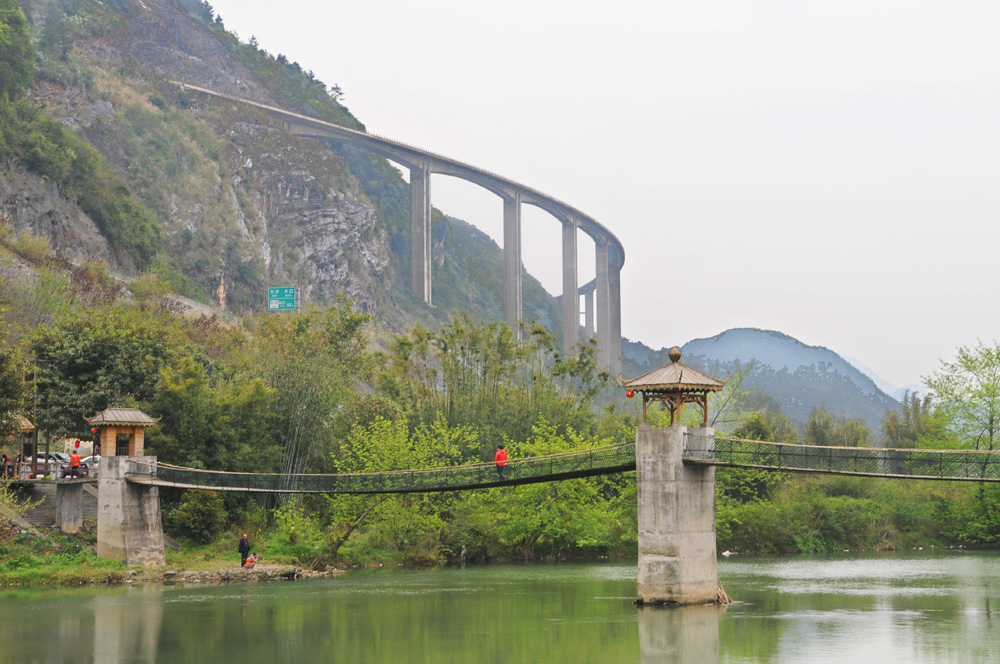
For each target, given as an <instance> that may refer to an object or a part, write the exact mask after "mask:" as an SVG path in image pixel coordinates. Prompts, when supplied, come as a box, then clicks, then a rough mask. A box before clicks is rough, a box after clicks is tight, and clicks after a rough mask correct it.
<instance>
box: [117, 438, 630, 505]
mask: <svg viewBox="0 0 1000 664" xmlns="http://www.w3.org/2000/svg"><path fill="white" fill-rule="evenodd" d="M629 470H635V443H626V444H623V445H611V446H608V447H595V448H592V449H588V450H580V451H575V452H566V453H563V454H552V455H548V456H538V457H530V458H525V459H514V460H508V461H507V465H506V466H505V467H504V478H503V479H501V478H500V476H499V475H498V473H497V469H496V466H495V465H494V464H492V463H477V464H472V465H467V466H447V467H443V468H421V469H414V470H393V471H388V472H382V473H341V474H336V475H317V474H313V475H306V474H302V475H280V474H264V473H227V472H219V471H207V470H195V469H193V468H183V467H180V466H172V465H169V464H163V463H157V464H155V465H154V464H146V463H140V462H137V461H130V462H129V468H128V474H127V479H128V481H129V482H134V483H138V484H149V485H155V486H172V487H182V488H189V489H207V490H212V491H245V492H264V493H353V494H361V493H417V492H431V491H460V490H466V489H483V488H489V487H495V486H511V485H518V484H534V483H538V482H553V481H557V480H565V479H571V478H574V477H591V476H594V475H609V474H613V473H621V472H626V471H629Z"/></svg>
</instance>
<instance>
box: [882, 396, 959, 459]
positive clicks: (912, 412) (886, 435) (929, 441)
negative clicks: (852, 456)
mask: <svg viewBox="0 0 1000 664" xmlns="http://www.w3.org/2000/svg"><path fill="white" fill-rule="evenodd" d="M947 438H948V434H947V429H946V427H945V419H944V417H943V416H942V414H941V413H939V412H938V411H937V409H936V408H935V406H934V399H933V397H932V396H931V395H930V394H925V395H924V396H923V398H921V397H920V396H919V395H918V394H916V393H913V392H910V391H909V390H907V391H906V393H905V394H904V395H903V402H902V408H901V409H900V410H899V411H896V410H888V411H886V413H885V417H883V418H882V442H883V444H884V445H885V447H889V448H894V449H911V448H916V447H922V448H942V447H948V446H949V445H948V440H947Z"/></svg>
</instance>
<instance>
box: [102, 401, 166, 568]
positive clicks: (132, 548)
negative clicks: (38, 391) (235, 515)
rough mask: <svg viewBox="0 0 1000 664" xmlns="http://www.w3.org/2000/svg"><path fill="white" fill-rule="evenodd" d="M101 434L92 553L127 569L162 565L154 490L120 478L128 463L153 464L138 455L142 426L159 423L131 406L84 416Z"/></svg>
mask: <svg viewBox="0 0 1000 664" xmlns="http://www.w3.org/2000/svg"><path fill="white" fill-rule="evenodd" d="M87 421H88V422H89V423H90V424H91V425H93V426H96V427H100V430H101V437H100V441H101V452H102V456H101V464H100V476H99V479H98V481H97V555H98V556H100V557H101V558H108V559H111V560H122V561H125V562H126V563H128V564H130V565H165V564H166V562H167V558H166V553H165V549H164V545H163V524H162V521H161V517H160V490H159V488H158V487H155V486H144V485H142V484H135V483H132V482H127V481H126V480H125V473H126V472H127V471H128V462H129V461H140V462H145V463H147V464H155V463H156V457H148V456H143V443H144V437H145V436H144V434H145V430H146V427H150V426H152V425H154V424H156V423H157V422H158V421H159V419H157V418H153V417H150V416H149V415H147V414H146V413H144V412H142V411H141V410H138V409H136V408H108V409H107V410H105V411H103V412H100V413H98V414H97V415H94V416H93V417H90V418H87Z"/></svg>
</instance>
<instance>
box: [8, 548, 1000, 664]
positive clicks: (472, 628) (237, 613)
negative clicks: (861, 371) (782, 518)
mask: <svg viewBox="0 0 1000 664" xmlns="http://www.w3.org/2000/svg"><path fill="white" fill-rule="evenodd" d="M720 572H721V574H722V576H723V578H724V581H725V583H726V589H727V590H728V591H729V593H730V595H732V596H733V597H735V598H736V599H737V603H736V604H733V605H731V606H729V607H726V608H724V609H723V608H720V607H715V606H696V607H684V608H654V607H642V608H636V607H633V606H632V605H631V599H632V597H633V596H634V592H635V564H634V562H628V561H621V562H613V563H602V564H579V565H530V566H522V565H509V566H504V565H492V566H487V567H478V566H469V567H467V568H466V569H435V570H422V571H418V572H412V573H411V572H404V571H398V570H394V571H384V572H383V571H379V572H375V571H372V572H370V573H369V572H364V571H359V572H352V573H351V574H348V575H346V576H344V577H342V578H340V579H337V580H335V581H320V580H317V581H298V582H295V583H261V584H250V585H242V584H239V585H229V586H218V587H201V586H200V585H196V584H190V585H187V586H183V585H182V586H177V587H164V586H155V585H149V586H137V587H117V588H85V589H80V590H71V589H69V590H67V589H60V590H52V589H47V590H43V589H30V590H13V591H0V664H8V663H20V662H39V663H41V662H60V663H63V662H101V663H102V664H103V663H104V662H111V663H115V662H143V663H151V662H202V661H203V662H217V661H219V662H221V661H238V662H243V661H246V662H257V661H267V662H283V661H301V662H310V663H312V662H394V663H397V664H406V663H408V662H414V663H418V664H437V663H438V662H477V663H487V664H489V663H496V664H519V663H522V662H523V663H529V662H530V663H534V662H563V661H565V662H573V663H574V664H590V663H593V664H604V663H606V662H623V663H627V664H635V663H639V664H678V663H687V662H692V663H694V662H697V663H698V664H701V663H703V662H709V663H710V664H718V663H720V662H740V663H741V664H746V663H751V662H799V661H808V662H810V664H825V663H827V662H830V663H831V664H832V663H834V662H836V663H837V664H843V662H844V661H852V660H853V661H857V662H870V661H880V660H884V661H886V662H889V661H891V662H893V664H916V663H923V662H931V661H949V662H995V661H997V659H996V657H995V654H996V644H997V643H1000V609H998V602H1000V555H997V554H996V553H992V552H976V553H963V554H950V553H936V554H920V555H913V556H909V555H900V554H896V555H878V556H876V555H869V556H857V555H854V556H847V555H843V556H835V557H826V558H824V557H818V556H814V557H808V558H806V557H794V558H793V557H786V558H777V557H776V558H757V559H752V558H745V559H742V560H741V561H740V562H738V563H729V562H725V563H723V564H722V565H720Z"/></svg>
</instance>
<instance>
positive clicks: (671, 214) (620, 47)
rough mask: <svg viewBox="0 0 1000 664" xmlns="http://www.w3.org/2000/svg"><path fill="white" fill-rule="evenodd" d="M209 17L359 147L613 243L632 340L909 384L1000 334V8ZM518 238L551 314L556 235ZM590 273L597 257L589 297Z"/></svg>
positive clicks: (479, 216)
mask: <svg viewBox="0 0 1000 664" xmlns="http://www.w3.org/2000/svg"><path fill="white" fill-rule="evenodd" d="M210 1H211V0H210ZM212 5H213V6H214V7H215V9H216V11H217V12H218V13H219V14H220V15H221V16H222V18H223V20H224V22H225V25H226V26H227V27H228V28H229V29H230V30H235V31H236V32H238V34H239V35H240V38H241V39H242V40H243V41H247V40H248V39H249V38H250V36H251V35H254V36H256V37H257V39H258V41H259V42H260V45H261V47H262V48H265V49H266V50H268V51H269V52H271V53H272V54H277V53H284V54H285V55H286V56H288V57H289V59H291V60H296V61H298V62H299V63H300V64H301V65H302V66H303V68H304V69H307V70H308V69H312V70H313V71H314V72H315V73H316V76H317V77H318V78H319V79H321V80H322V81H324V82H326V83H327V84H333V83H338V84H339V85H340V86H341V87H342V88H343V90H344V92H345V93H346V95H347V96H346V99H345V100H344V103H345V104H346V105H347V106H348V108H350V109H351V111H352V112H353V113H354V114H355V115H356V116H357V117H358V118H359V119H360V120H361V121H362V122H364V123H365V125H366V126H367V128H368V130H369V131H371V132H373V133H378V134H381V135H385V136H389V137H392V138H395V139H398V140H401V141H405V142H407V143H411V144H413V145H418V146H420V147H422V148H425V149H428V150H431V151H434V152H437V153H439V154H443V155H447V156H450V157H454V158H456V159H460V160H462V161H466V162H468V163H471V164H475V165H476V166H479V167H481V168H484V169H488V170H491V171H494V172H497V173H500V174H502V175H504V176H506V177H509V178H511V179H513V180H516V181H518V182H521V183H523V184H526V185H528V186H531V187H534V188H536V189H540V190H542V191H544V192H546V193H548V194H550V195H552V196H555V197H556V198H559V199H561V200H564V201H566V202H568V203H570V204H571V205H574V206H575V207H577V208H579V209H580V210H583V211H584V212H586V213H587V214H590V215H592V216H593V217H594V218H596V219H598V220H599V221H600V222H601V223H603V224H604V225H605V226H607V227H608V228H610V229H611V230H612V232H614V233H615V234H616V235H617V236H618V237H619V238H620V239H621V241H622V243H623V244H624V246H625V252H626V263H625V267H624V270H623V271H622V333H623V334H624V335H625V336H627V337H629V338H631V339H636V340H640V341H643V342H644V343H646V344H648V345H650V346H653V347H656V348H659V347H661V346H668V345H673V344H682V343H684V342H686V341H689V340H691V339H693V338H698V337H707V336H712V335H715V334H718V333H719V332H722V331H723V330H726V329H728V328H731V327H759V328H765V329H775V330H780V331H782V332H785V333H787V334H790V335H792V336H793V337H796V338H797V339H799V340H800V341H802V342H804V343H806V344H809V345H819V346H826V347H828V348H830V349H832V350H834V351H836V352H838V353H840V354H842V355H846V356H850V357H852V358H856V359H857V360H859V361H860V362H862V363H864V364H866V365H868V366H869V367H871V368H872V369H873V370H874V371H875V372H877V373H878V374H880V375H881V376H882V377H883V378H885V379H886V380H888V381H890V382H892V383H895V384H896V385H903V384H906V383H910V382H917V381H919V380H920V376H922V375H927V374H928V373H930V372H931V371H933V370H935V369H936V368H937V367H938V366H939V360H940V359H952V358H953V357H954V353H955V349H956V347H957V346H959V345H969V344H974V343H975V342H976V339H977V338H979V339H982V340H983V341H987V342H989V341H992V340H993V339H995V338H998V337H1000V306H998V302H997V300H995V299H994V298H995V297H996V296H997V292H998V290H1000V288H998V284H1000V280H998V275H997V269H996V263H997V260H998V257H997V255H996V253H997V249H998V248H1000V242H998V240H1000V223H998V222H1000V215H998V212H1000V187H998V186H1000V149H998V148H1000V126H998V123H1000V38H998V36H997V26H998V25H1000V3H995V2H985V1H982V2H962V1H960V0H957V1H956V0H952V1H950V2H944V1H937V0H935V1H921V0H907V1H905V2H904V1H898V2H897V1H892V2H880V1H878V0H836V1H830V0H824V1H806V2H797V1H794V0H773V1H762V2H755V1H753V0H743V1H726V0H723V1H714V2H676V1H667V2H652V1H646V2H635V1H633V0H624V1H621V2H615V3H611V2H601V3H597V2H592V1H590V0H530V1H527V0H508V1H507V2H504V3H496V2H491V3H484V2H476V1H475V0H472V1H470V0H423V1H421V2H412V1H410V2H404V1H392V0H363V1H354V2H349V3H348V2H336V1H334V2H332V3H326V2H309V1H306V0H283V2H280V3H279V2H275V1H274V0H214V1H212ZM431 196H432V200H433V204H434V205H435V206H436V207H438V208H440V209H442V210H443V211H445V212H446V213H448V214H452V215H454V216H458V217H461V218H464V219H466V220H468V221H470V222H472V223H474V224H475V225H476V226H478V227H479V228H481V229H483V230H484V231H486V232H488V233H490V235H492V236H493V237H494V238H496V239H497V241H498V243H501V244H502V236H501V229H502V205H501V203H500V200H499V199H498V198H496V197H494V196H493V195H492V194H489V193H487V192H485V191H484V190H480V189H478V188H477V187H475V186H474V185H471V184H468V183H465V182H462V181H458V180H453V179H450V178H448V177H446V176H435V177H434V179H433V180H432V189H431ZM523 223H524V227H523V241H524V259H525V264H526V266H527V268H528V270H529V271H530V272H531V273H532V274H534V275H536V276H538V277H539V278H540V279H541V280H542V283H543V285H545V287H546V288H547V289H548V290H549V291H550V292H553V293H559V292H560V290H561V281H560V274H561V272H560V265H559V263H558V258H555V259H554V257H555V256H558V255H559V253H558V249H557V248H558V247H559V238H560V235H559V225H558V223H557V222H555V220H554V219H552V218H551V217H549V216H548V215H546V214H545V213H542V212H540V211H537V210H535V209H534V208H531V207H527V208H526V210H525V213H524V215H523ZM593 263H594V259H593V243H592V242H590V241H589V239H587V238H586V236H581V242H580V264H581V283H583V281H585V280H589V279H590V278H592V277H593V273H594V267H593Z"/></svg>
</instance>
